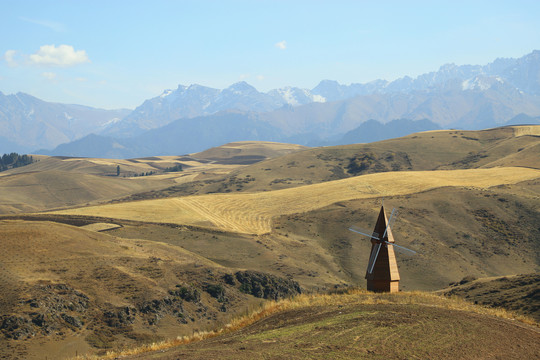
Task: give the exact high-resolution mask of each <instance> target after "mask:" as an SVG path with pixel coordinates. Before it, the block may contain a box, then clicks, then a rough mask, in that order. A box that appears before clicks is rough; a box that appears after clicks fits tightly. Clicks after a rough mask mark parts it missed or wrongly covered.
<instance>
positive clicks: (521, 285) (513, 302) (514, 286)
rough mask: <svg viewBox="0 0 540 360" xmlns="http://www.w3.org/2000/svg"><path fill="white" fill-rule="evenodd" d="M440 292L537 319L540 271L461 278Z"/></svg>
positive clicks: (539, 314)
mask: <svg viewBox="0 0 540 360" xmlns="http://www.w3.org/2000/svg"><path fill="white" fill-rule="evenodd" d="M440 293H442V294H444V295H447V296H453V295H455V296H459V297H462V298H465V299H467V300H468V301H471V302H474V303H475V304H481V305H487V306H496V307H503V308H505V309H509V310H513V311H515V312H518V313H522V314H525V315H528V316H531V317H533V318H534V319H535V320H536V321H537V322H540V274H538V273H534V274H522V275H513V276H500V277H495V278H481V279H474V277H472V278H471V277H469V278H467V277H466V278H464V279H462V280H461V281H459V282H455V283H452V285H451V286H450V287H449V288H447V289H444V290H441V291H440Z"/></svg>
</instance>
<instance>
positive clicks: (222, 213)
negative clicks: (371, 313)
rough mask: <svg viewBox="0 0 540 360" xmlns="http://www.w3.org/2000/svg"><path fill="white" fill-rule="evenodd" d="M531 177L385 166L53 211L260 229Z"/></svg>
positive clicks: (523, 172)
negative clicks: (314, 180)
mask: <svg viewBox="0 0 540 360" xmlns="http://www.w3.org/2000/svg"><path fill="white" fill-rule="evenodd" d="M537 178H540V170H536V169H528V168H492V169H470V170H446V171H430V172H426V171H409V172H388V173H379V174H370V175H364V176H357V177H353V178H348V179H343V180H337V181H331V182H325V183H321V184H314V185H306V186H302V187H298V188H294V189H284V190H278V191H268V192H258V193H249V194H244V193H238V194H210V195H200V196H188V197H179V198H168V199H158V200H146V201H139V202H127V203H120V204H112V205H102V206H97V207H85V208H78V209H71V210H64V211H60V212H57V213H58V214H74V215H88V216H104V217H110V218H117V219H128V220H138V221H149V222H156V223H161V222H163V223H174V224H189V225H199V226H210V227H215V228H217V229H220V230H224V231H231V232H240V233H247V234H264V233H268V232H270V231H271V228H272V219H273V218H275V217H277V216H280V215H287V214H294V213H302V212H306V211H311V210H315V209H318V208H322V207H324V206H327V205H330V204H332V203H336V202H341V201H347V200H353V199H369V198H379V199H380V198H382V197H389V196H398V195H406V194H415V193H419V192H423V191H427V190H430V189H435V188H441V187H473V188H478V189H488V188H490V187H493V186H499V185H506V184H515V183H518V182H522V181H526V180H534V179H537Z"/></svg>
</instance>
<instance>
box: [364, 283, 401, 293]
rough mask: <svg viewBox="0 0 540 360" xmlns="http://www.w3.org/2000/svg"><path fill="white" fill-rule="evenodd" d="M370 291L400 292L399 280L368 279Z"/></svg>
mask: <svg viewBox="0 0 540 360" xmlns="http://www.w3.org/2000/svg"><path fill="white" fill-rule="evenodd" d="M367 289H368V291H373V292H390V293H393V292H398V291H399V280H397V281H384V280H383V281H381V280H378V281H377V280H368V281H367Z"/></svg>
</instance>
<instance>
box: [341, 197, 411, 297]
mask: <svg viewBox="0 0 540 360" xmlns="http://www.w3.org/2000/svg"><path fill="white" fill-rule="evenodd" d="M396 216H397V211H396V209H393V210H392V214H391V215H390V219H387V218H386V213H385V212H384V206H381V211H380V212H379V217H378V219H377V223H376V224H375V229H374V230H373V233H372V234H371V235H369V234H368V233H367V232H366V231H364V230H362V229H360V228H358V227H356V226H351V227H350V228H349V230H351V231H354V232H355V233H358V234H361V235H364V236H368V237H369V238H371V252H370V255H369V261H368V266H367V270H366V279H367V289H368V290H370V291H375V292H398V291H399V279H400V278H399V271H398V266H397V262H396V255H395V254H394V248H395V249H396V250H398V251H400V252H405V253H409V254H416V251H413V250H410V249H407V248H405V247H403V246H399V245H396V244H395V243H394V236H393V235H392V229H391V225H392V223H393V222H394V221H395V219H396Z"/></svg>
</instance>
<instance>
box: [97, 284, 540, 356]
mask: <svg viewBox="0 0 540 360" xmlns="http://www.w3.org/2000/svg"><path fill="white" fill-rule="evenodd" d="M262 313H263V314H262V316H261V315H259V316H257V317H256V318H258V317H262V319H260V320H258V321H255V322H252V323H251V324H250V323H249V322H248V321H245V322H247V324H248V325H247V326H244V327H240V328H239V329H235V328H234V324H235V323H232V324H231V325H232V326H233V328H232V329H233V330H232V331H231V330H228V329H227V328H224V329H223V331H222V332H221V333H220V332H219V331H218V332H217V334H219V336H211V335H212V334H204V333H203V334H201V335H200V337H202V338H203V340H200V341H197V338H196V337H195V341H192V342H190V343H187V344H184V345H180V346H171V345H174V343H175V342H174V341H171V342H170V344H156V345H155V348H157V349H159V350H158V351H150V352H149V351H147V350H148V349H144V348H141V349H132V350H128V351H125V352H124V353H118V354H111V356H110V357H107V359H111V358H114V357H115V356H119V355H120V354H122V355H121V356H122V358H127V359H162V360H172V359H178V358H187V359H209V358H220V359H253V358H258V357H261V355H262V357H263V358H269V359H282V358H287V359H329V358H332V359H373V358H385V359H401V358H437V359H471V358H474V359H493V358H505V359H525V358H527V359H528V358H531V359H534V358H537V356H538V348H539V347H540V333H539V331H538V328H537V327H530V326H526V325H525V324H521V323H518V322H516V321H512V320H513V318H512V317H511V315H510V314H504V313H502V312H501V315H503V314H504V315H503V316H505V317H496V316H493V315H494V314H496V312H494V311H489V309H483V308H480V307H475V306H474V305H469V304H466V303H463V302H460V301H456V300H448V299H444V298H438V297H435V296H433V295H431V296H430V295H428V294H422V293H403V294H395V295H389V294H387V295H373V294H367V293H362V292H360V293H358V292H354V291H351V292H350V293H348V294H343V295H338V294H334V295H333V296H328V295H327V296H321V295H318V296H317V295H315V296H300V297H298V298H296V299H293V300H290V301H284V302H281V303H277V304H272V305H270V306H267V307H266V309H263V311H262ZM509 315H510V316H509ZM247 320H249V318H248V319H247ZM205 335H206V338H205ZM176 343H182V339H179V340H177V341H176ZM167 345H168V346H167ZM145 350H146V351H145ZM137 352H139V354H137ZM130 353H131V354H136V355H131V356H130Z"/></svg>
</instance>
